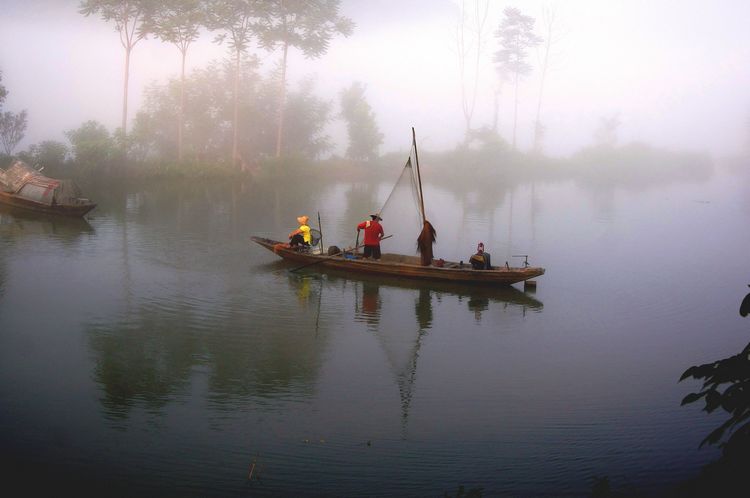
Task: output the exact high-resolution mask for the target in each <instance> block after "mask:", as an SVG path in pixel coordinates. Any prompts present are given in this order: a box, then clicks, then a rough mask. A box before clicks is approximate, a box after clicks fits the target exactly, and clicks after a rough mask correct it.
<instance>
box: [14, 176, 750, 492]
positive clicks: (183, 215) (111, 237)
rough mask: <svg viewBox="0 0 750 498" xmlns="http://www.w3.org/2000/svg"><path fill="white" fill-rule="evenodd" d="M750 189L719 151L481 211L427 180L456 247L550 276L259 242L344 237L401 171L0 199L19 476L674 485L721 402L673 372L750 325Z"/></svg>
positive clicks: (469, 197)
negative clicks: (85, 210) (480, 249)
mask: <svg viewBox="0 0 750 498" xmlns="http://www.w3.org/2000/svg"><path fill="white" fill-rule="evenodd" d="M748 185H750V182H748V181H747V178H746V177H739V176H736V175H735V174H730V173H726V172H724V171H723V170H721V169H717V170H716V171H715V173H714V174H713V175H712V176H711V178H710V179H707V180H705V179H704V180H700V181H692V182H691V181H677V182H674V183H671V184H662V185H659V186H658V187H657V186H655V187H653V188H647V189H640V190H635V189H623V188H614V187H613V188H593V187H585V186H581V185H579V184H576V183H573V182H557V183H537V184H535V185H521V186H518V187H515V188H513V189H512V191H508V192H505V193H503V194H502V195H498V196H497V198H496V199H494V201H492V202H490V203H489V205H488V201H487V199H486V198H481V197H478V196H477V195H475V194H472V193H471V192H468V193H463V194H461V195H455V194H451V193H450V192H447V191H446V190H444V188H443V187H440V186H437V185H430V184H429V183H428V184H427V186H426V187H425V192H426V193H425V195H426V196H427V197H426V201H427V202H428V215H429V216H428V217H430V218H431V219H432V220H433V222H434V224H435V226H436V228H437V230H438V244H437V246H436V255H437V257H440V256H442V257H445V258H446V259H464V260H466V259H468V256H469V255H470V254H471V252H473V250H474V248H475V247H476V243H477V242H478V241H480V240H481V241H483V242H484V243H485V246H486V247H487V250H488V251H490V252H491V253H492V256H493V262H494V263H495V264H502V263H504V262H505V261H509V262H510V263H511V264H518V263H519V262H520V261H521V260H520V259H519V258H514V257H513V255H516V254H529V261H530V262H531V263H532V264H534V265H539V266H544V267H546V268H547V274H546V275H544V276H543V277H540V278H538V279H537V281H538V288H537V289H536V291H535V292H533V293H530V292H524V289H523V286H522V285H520V286H519V285H517V286H514V287H513V288H510V289H507V290H504V291H490V290H487V289H471V288H466V287H451V286H424V285H419V284H413V283H411V284H410V283H407V282H399V281H383V280H378V279H372V278H370V279H348V278H346V277H345V276H342V275H337V274H319V273H317V272H314V271H309V272H300V274H297V273H290V272H289V271H288V270H289V268H290V266H288V265H286V264H284V263H282V262H281V261H280V260H278V259H277V258H276V257H275V256H274V255H273V254H271V253H269V252H267V251H265V250H263V249H262V248H260V247H257V246H254V245H252V244H251V242H250V241H249V237H250V235H254V234H257V235H263V236H273V237H276V238H284V237H285V234H286V233H288V232H289V231H290V230H291V229H292V228H294V218H295V217H296V216H298V215H299V214H303V213H307V214H309V215H310V216H311V219H312V220H314V221H313V223H312V224H313V225H317V213H320V216H321V221H322V225H323V232H324V242H325V243H326V244H336V245H339V246H347V245H351V244H352V243H353V242H354V236H355V232H354V231H353V227H354V226H355V224H356V223H357V222H358V221H361V219H364V218H365V217H366V215H367V214H368V212H369V211H371V210H373V209H377V208H378V207H379V205H380V203H382V201H383V199H384V197H385V195H387V193H388V191H389V189H390V187H389V186H388V185H380V186H370V185H358V184H355V185H351V184H346V183H340V184H332V185H327V186H325V187H322V186H321V187H320V188H317V189H315V191H314V192H310V191H306V192H305V193H299V194H298V195H294V194H291V195H290V193H289V191H288V190H287V189H285V188H282V185H280V184H275V183H273V182H269V183H267V184H253V183H250V184H247V185H214V186H209V187H202V186H192V187H188V186H187V185H182V186H179V187H176V186H169V185H161V186H152V187H150V188H142V189H132V190H131V191H129V192H116V193H112V192H104V191H102V192H92V193H90V195H91V196H92V197H94V198H96V199H97V200H98V201H100V202H101V204H100V207H99V208H97V210H95V211H94V212H93V213H92V216H90V218H89V219H88V221H87V222H86V221H82V222H73V221H71V220H56V219H47V218H38V217H28V216H20V215H19V214H18V213H10V212H7V211H5V210H3V211H0V357H1V360H0V406H1V407H2V409H1V410H0V447H1V448H2V450H1V452H2V461H1V462H0V463H1V464H2V468H3V471H2V473H3V476H4V478H5V479H4V480H5V483H6V485H7V486H10V485H11V484H18V485H20V486H22V487H23V488H24V489H26V491H27V492H29V493H33V492H37V491H43V490H44V491H49V490H55V491H60V492H61V491H65V490H71V489H72V490H76V491H77V492H78V493H79V494H80V493H83V494H93V493H101V494H106V495H110V496H111V495H127V496H134V495H139V494H140V495H158V496H167V495H175V496H193V495H194V496H245V495H252V496H255V495H346V496H368V495H379V496H383V495H415V496H443V494H444V493H449V494H454V493H455V492H456V490H457V489H458V487H459V486H464V487H465V488H466V489H467V490H468V489H471V488H482V489H483V493H484V495H485V496H497V495H513V496H520V495H545V494H547V495H576V496H578V495H586V494H587V493H589V492H590V490H591V486H592V483H593V478H594V477H595V476H599V477H603V476H608V477H609V479H610V482H611V483H612V486H613V488H615V489H628V488H630V489H636V490H638V491H640V492H643V493H645V494H656V493H659V492H661V491H664V490H666V489H669V488H670V487H671V486H672V485H674V484H675V483H677V482H679V481H680V480H683V479H686V478H688V477H690V476H692V475H694V474H695V473H696V472H697V471H698V470H699V468H700V467H701V466H702V465H703V464H705V463H707V462H708V461H710V460H712V459H715V458H716V457H717V455H718V454H717V451H716V450H715V449H713V448H704V449H702V450H698V448H697V447H698V444H699V443H700V441H701V440H702V439H703V437H705V436H706V435H707V433H708V432H710V430H712V429H713V428H714V427H715V426H717V425H718V424H719V423H720V422H721V421H723V418H722V417H721V416H720V415H719V416H718V417H716V416H709V415H706V414H705V413H703V412H701V411H700V407H699V406H697V405H696V406H692V405H691V406H687V407H680V400H681V399H682V397H683V396H685V395H686V394H687V393H689V392H691V390H695V389H697V387H698V386H697V384H695V383H690V381H685V382H682V383H678V382H677V381H678V379H679V376H680V374H681V373H682V372H683V371H684V370H685V369H686V368H687V367H689V366H691V365H694V364H697V363H704V362H708V361H711V360H714V359H719V358H723V357H726V356H729V355H732V354H736V353H737V352H739V351H740V350H741V349H742V347H744V345H745V344H746V343H747V341H748V338H749V337H750V333H749V332H750V322H748V321H747V319H745V321H743V319H742V318H741V317H740V316H739V314H738V312H737V309H738V306H739V303H740V301H741V299H742V297H743V296H744V295H745V293H746V292H747V284H748V283H750V274H749V272H748V258H747V255H748V254H750V235H749V234H750V231H748V230H747V220H748V217H749V216H750V195H749V194H750V188H749V187H748ZM430 206H432V208H430ZM384 218H385V221H384V226H385V227H386V231H388V230H389V228H391V227H392V226H393V224H394V222H395V220H394V216H391V218H390V220H389V218H388V217H386V216H384ZM389 221H391V225H389ZM416 235H417V233H416V232H415V233H414V234H413V236H414V237H416ZM384 244H385V243H384ZM384 249H389V250H396V249H401V250H404V249H405V250H407V251H410V250H413V245H412V240H410V239H408V237H406V238H405V237H401V238H400V239H399V237H396V236H394V237H393V240H392V241H391V245H390V246H385V245H384ZM311 270H312V269H311ZM251 472H252V475H251Z"/></svg>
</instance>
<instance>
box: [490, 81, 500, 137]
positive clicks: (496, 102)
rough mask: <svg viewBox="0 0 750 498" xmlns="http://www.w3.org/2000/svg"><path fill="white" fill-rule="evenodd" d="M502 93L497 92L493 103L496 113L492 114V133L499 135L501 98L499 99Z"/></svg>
mask: <svg viewBox="0 0 750 498" xmlns="http://www.w3.org/2000/svg"><path fill="white" fill-rule="evenodd" d="M499 95H500V92H499V91H498V90H495V100H494V102H493V106H494V108H495V109H494V112H493V114H492V132H493V133H494V134H495V135H497V125H498V121H499V120H500V119H499V118H500V98H499Z"/></svg>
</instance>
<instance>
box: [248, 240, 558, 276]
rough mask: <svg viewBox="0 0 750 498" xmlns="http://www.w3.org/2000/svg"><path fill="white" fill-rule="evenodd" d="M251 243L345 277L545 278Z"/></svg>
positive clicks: (540, 271) (536, 272) (535, 271)
mask: <svg viewBox="0 0 750 498" xmlns="http://www.w3.org/2000/svg"><path fill="white" fill-rule="evenodd" d="M251 240H252V241H253V242H255V243H257V244H258V245H260V246H261V247H265V248H266V249H268V250H269V251H271V252H273V253H274V254H276V255H277V256H279V257H280V258H282V259H284V260H286V261H290V262H294V263H297V264H299V265H300V266H302V265H309V268H310V269H311V270H313V269H316V268H320V267H322V268H328V269H334V270H340V271H343V272H346V273H347V274H370V275H386V276H389V277H399V278H410V279H420V280H436V281H444V282H462V283H467V284H482V285H498V286H500V285H511V284H514V283H517V282H523V281H524V280H529V279H531V278H534V277H538V276H540V275H544V268H536V267H526V268H514V267H505V266H502V267H497V268H493V269H492V270H474V269H472V268H471V265H467V264H464V265H460V264H459V263H455V262H451V261H444V263H443V266H442V267H441V266H434V265H433V266H422V265H421V264H420V261H419V257H418V256H407V255H403V254H389V253H384V254H383V255H382V256H381V258H380V260H373V259H363V258H361V257H360V255H359V254H356V253H353V252H344V253H339V254H337V255H333V256H329V255H326V254H314V253H311V252H305V251H299V250H296V249H293V248H290V247H289V246H288V244H285V243H283V242H279V241H277V240H272V239H267V238H263V237H255V236H253V237H251Z"/></svg>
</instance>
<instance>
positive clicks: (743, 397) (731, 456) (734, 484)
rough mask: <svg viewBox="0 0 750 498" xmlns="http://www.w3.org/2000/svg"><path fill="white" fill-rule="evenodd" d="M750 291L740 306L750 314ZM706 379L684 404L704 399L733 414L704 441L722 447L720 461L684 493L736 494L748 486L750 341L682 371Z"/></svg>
mask: <svg viewBox="0 0 750 498" xmlns="http://www.w3.org/2000/svg"><path fill="white" fill-rule="evenodd" d="M748 303H750V294H748V295H747V296H745V299H744V300H743V302H742V305H741V306H740V315H741V316H746V315H747V311H748V310H747V307H746V306H748ZM690 377H692V378H694V379H698V380H703V385H702V386H701V389H700V390H699V391H698V392H694V393H691V394H688V395H687V396H685V398H684V399H683V400H682V404H683V405H685V404H690V403H695V402H698V401H701V400H703V403H704V407H703V410H704V411H705V412H707V413H712V412H714V411H716V410H717V409H721V410H723V411H724V412H726V413H727V414H728V415H729V418H728V419H727V420H726V421H724V423H722V424H721V425H720V426H719V427H717V428H716V429H714V430H713V431H712V432H711V433H710V434H708V436H706V437H705V438H704V439H703V441H702V442H701V444H700V446H701V447H702V446H703V445H705V444H709V445H712V444H717V445H718V447H719V448H721V457H720V458H719V460H718V461H716V462H713V463H711V464H709V465H708V466H706V467H704V469H703V471H702V472H701V475H700V476H699V477H698V478H696V479H694V480H693V481H690V482H688V483H686V484H684V485H682V486H681V487H680V490H679V494H680V495H682V496H710V495H714V496H719V495H721V496H730V495H732V496H734V495H736V494H737V492H742V491H740V490H742V489H743V488H744V487H745V479H744V476H745V473H746V472H747V463H748V462H750V343H748V344H747V345H746V346H745V348H744V349H743V350H742V351H741V352H740V353H739V354H736V355H734V356H730V357H728V358H724V359H721V360H716V361H713V362H710V363H705V364H703V365H695V366H692V367H690V368H688V369H687V370H685V372H684V373H683V374H682V376H681V377H680V381H682V380H685V379H687V378H690Z"/></svg>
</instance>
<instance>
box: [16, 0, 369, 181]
mask: <svg viewBox="0 0 750 498" xmlns="http://www.w3.org/2000/svg"><path fill="white" fill-rule="evenodd" d="M339 10H340V0H160V1H154V0H83V1H81V2H80V4H79V8H78V12H79V13H80V14H82V15H84V16H98V17H99V18H100V19H101V20H103V21H105V22H107V23H111V24H113V25H114V28H115V31H116V32H117V34H118V36H119V39H120V42H121V45H122V47H123V56H124V61H123V62H124V67H123V95H122V120H121V126H120V127H119V129H116V130H115V131H114V133H110V132H109V131H108V130H107V129H106V128H105V127H104V126H103V125H101V124H100V123H98V122H96V121H90V122H86V123H83V124H82V125H81V127H79V128H78V129H76V130H70V131H68V132H66V137H67V138H68V140H69V141H70V145H71V148H70V150H69V152H70V153H71V154H72V155H73V157H74V160H75V161H76V162H77V163H80V165H81V166H82V167H83V169H84V170H88V169H91V168H95V167H96V165H97V164H103V163H112V162H113V161H114V162H117V161H119V162H121V163H122V162H130V163H132V162H134V161H135V162H137V161H141V162H142V161H152V162H153V161H161V162H164V161H172V162H177V163H183V162H186V161H191V162H196V161H201V162H206V163H217V162H223V163H229V164H231V165H232V166H234V167H235V168H237V169H241V170H247V169H250V168H252V166H253V165H254V164H257V162H258V161H259V160H260V159H261V158H265V157H280V156H282V155H284V156H289V155H302V156H306V157H310V158H316V157H319V156H320V155H321V154H323V153H325V152H328V151H329V150H330V149H331V148H332V146H333V144H332V143H331V142H330V138H329V137H328V136H327V135H325V133H324V127H325V125H326V124H327V123H328V122H329V121H331V120H332V119H334V118H337V117H341V118H343V119H344V120H346V122H347V128H348V129H349V130H350V131H351V133H350V145H349V148H348V154H347V155H348V157H350V158H352V159H357V160H361V159H372V158H374V157H377V155H378V147H379V146H380V144H382V134H380V132H379V131H378V128H377V124H376V122H375V116H374V113H373V112H372V109H371V108H370V106H369V104H368V103H367V101H366V100H365V95H364V89H365V87H364V85H362V84H361V83H358V82H355V83H353V84H352V85H351V86H350V87H349V88H344V89H342V90H341V91H340V100H341V107H342V112H341V113H339V114H335V113H334V111H333V104H332V103H331V102H328V101H325V100H323V99H321V98H320V97H318V96H316V95H315V92H314V90H315V89H314V82H313V81H312V80H309V79H308V80H305V81H302V82H301V83H300V85H299V87H298V88H297V89H289V88H288V82H287V70H288V66H289V59H288V54H289V52H290V51H292V50H298V51H300V52H301V53H302V54H303V55H304V56H305V57H307V58H311V59H316V58H319V57H322V56H323V55H324V54H326V53H327V51H328V49H329V46H330V43H331V41H332V39H333V38H334V37H336V36H349V35H351V34H352V32H353V30H354V27H355V24H354V22H353V21H352V20H351V19H349V18H347V17H345V16H343V15H341V14H340V13H339ZM204 33H213V34H214V37H213V42H215V43H217V44H221V45H223V46H226V47H227V50H228V52H229V58H228V59H227V60H224V61H214V62H211V63H210V64H209V65H208V66H207V67H204V68H199V69H196V70H195V71H193V72H192V73H190V74H187V73H186V70H185V67H186V61H187V59H188V56H189V51H190V48H191V47H192V46H193V45H194V44H195V43H196V42H198V41H199V38H200V37H201V35H202V34H204ZM149 37H150V38H153V39H157V40H161V41H162V42H165V43H170V44H173V45H174V46H175V47H176V48H177V49H178V50H177V55H178V56H179V59H178V60H179V64H180V73H179V77H178V78H172V79H170V80H169V81H167V82H166V83H162V84H153V85H151V86H150V87H148V88H147V89H146V90H145V103H144V104H143V106H142V108H141V109H139V110H138V112H137V113H136V115H135V119H134V122H133V123H132V128H131V129H128V125H129V123H128V93H129V78H130V63H131V60H132V58H133V57H134V54H135V52H136V51H135V49H136V47H137V46H138V44H139V43H140V42H141V41H142V40H144V39H146V38H149ZM252 46H255V47H257V48H258V49H259V50H262V51H267V52H269V53H273V52H277V53H278V54H279V57H278V60H277V61H276V65H275V67H274V69H273V71H271V74H270V75H268V76H263V75H262V74H261V72H260V57H259V56H258V54H257V53H253V52H252V51H251V47H252ZM3 97H4V95H3ZM19 116H20V117H21V118H22V120H23V127H22V129H20V128H19V127H18V126H17V127H16V128H17V129H18V130H19V131H18V133H16V135H14V140H15V139H16V138H17V140H15V142H13V143H10V142H9V143H8V144H7V146H6V147H5V153H6V154H7V155H10V154H11V153H12V151H13V149H14V148H15V146H16V145H17V144H18V142H20V140H21V138H22V137H23V134H24V132H25V124H26V118H27V116H26V114H25V111H24V112H23V113H22V115H19ZM4 119H5V118H4ZM8 119H10V118H8ZM365 131H366V132H365ZM5 135H6V134H5V133H4V134H3V138H4V137H5ZM3 141H4V143H5V140H3ZM65 147H66V146H65V144H61V143H57V142H42V143H40V144H38V145H33V146H31V147H30V148H29V151H28V152H27V153H26V157H27V158H31V159H38V158H39V157H40V156H47V155H49V154H48V153H49V152H50V150H52V149H54V151H55V155H59V153H61V152H62V150H63V148H65Z"/></svg>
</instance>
